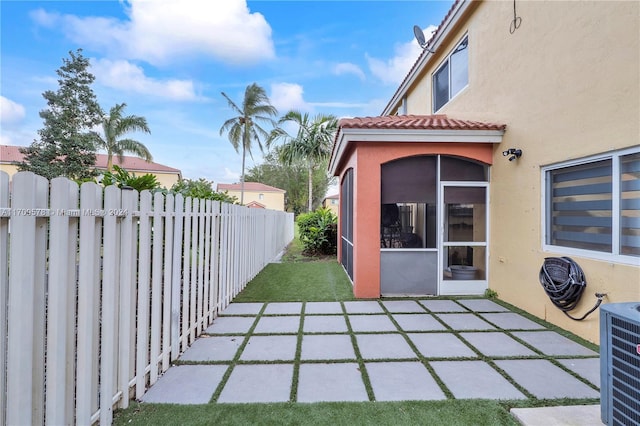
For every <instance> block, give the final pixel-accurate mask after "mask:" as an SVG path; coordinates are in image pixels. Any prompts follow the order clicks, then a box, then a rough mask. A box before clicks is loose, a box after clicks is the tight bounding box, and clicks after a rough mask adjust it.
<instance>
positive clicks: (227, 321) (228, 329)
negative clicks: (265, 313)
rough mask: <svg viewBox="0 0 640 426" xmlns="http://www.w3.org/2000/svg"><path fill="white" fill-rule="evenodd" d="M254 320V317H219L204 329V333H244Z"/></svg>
mask: <svg viewBox="0 0 640 426" xmlns="http://www.w3.org/2000/svg"><path fill="white" fill-rule="evenodd" d="M255 321H256V319H255V318H254V317H219V318H216V319H215V320H214V321H213V324H211V325H210V326H209V327H208V328H207V329H206V330H205V333H209V334H246V333H247V332H249V329H250V328H251V326H253V323H254V322H255Z"/></svg>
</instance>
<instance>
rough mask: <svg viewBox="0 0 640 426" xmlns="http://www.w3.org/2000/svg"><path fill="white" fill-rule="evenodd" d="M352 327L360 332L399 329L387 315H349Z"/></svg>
mask: <svg viewBox="0 0 640 426" xmlns="http://www.w3.org/2000/svg"><path fill="white" fill-rule="evenodd" d="M349 322H350V323H351V329H352V330H353V331H354V332H356V333H358V332H367V331H373V332H381V331H398V329H397V328H396V326H395V325H394V324H393V323H392V322H391V320H390V319H389V317H388V316H386V315H349Z"/></svg>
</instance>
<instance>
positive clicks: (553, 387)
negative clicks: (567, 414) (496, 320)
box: [495, 359, 600, 399]
mask: <svg viewBox="0 0 640 426" xmlns="http://www.w3.org/2000/svg"><path fill="white" fill-rule="evenodd" d="M495 363H496V365H497V366H498V367H500V368H501V369H503V370H504V371H505V372H506V373H507V374H508V375H509V376H511V377H512V378H513V379H514V380H515V381H516V382H518V383H519V384H520V385H521V386H522V387H523V388H525V389H526V390H527V391H528V392H530V393H531V394H533V395H534V396H535V397H536V398H540V399H552V398H598V397H599V396H600V392H598V391H595V390H593V389H592V388H591V387H589V386H587V385H586V384H584V383H582V382H581V381H580V380H578V379H576V378H575V377H573V376H572V375H571V374H569V373H567V372H566V371H564V370H562V369H561V368H560V367H557V366H555V365H553V364H552V363H551V362H549V361H547V360H546V359H510V360H502V361H495Z"/></svg>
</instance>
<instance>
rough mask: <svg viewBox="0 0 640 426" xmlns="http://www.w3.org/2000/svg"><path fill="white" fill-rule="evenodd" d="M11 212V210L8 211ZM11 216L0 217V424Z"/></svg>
mask: <svg viewBox="0 0 640 426" xmlns="http://www.w3.org/2000/svg"><path fill="white" fill-rule="evenodd" d="M0 209H9V175H8V174H7V173H5V172H2V171H0ZM8 211H9V212H10V210H8ZM8 249H9V214H7V216H4V215H0V424H2V425H6V424H7V421H6V420H7V373H8V372H7V371H6V370H5V365H6V362H7V308H8V305H7V303H8V297H9V253H8V252H7V250H8Z"/></svg>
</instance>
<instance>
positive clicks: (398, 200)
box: [380, 155, 488, 296]
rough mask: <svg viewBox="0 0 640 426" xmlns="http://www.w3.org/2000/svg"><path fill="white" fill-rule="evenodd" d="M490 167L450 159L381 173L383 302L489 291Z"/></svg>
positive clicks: (404, 162) (414, 160) (424, 160)
mask: <svg viewBox="0 0 640 426" xmlns="http://www.w3.org/2000/svg"><path fill="white" fill-rule="evenodd" d="M487 197H488V167H487V166H486V165H484V164H479V163H477V162H474V161H469V160H465V159H462V158H456V157H449V156H436V155H432V156H416V157H407V158H402V159H399V160H395V161H391V162H389V163H385V164H383V165H382V166H381V206H380V291H381V293H382V295H385V296H393V295H436V294H477V293H481V292H482V291H484V289H485V288H486V270H487V220H488V218H487V214H486V209H487V205H488V203H487Z"/></svg>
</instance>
